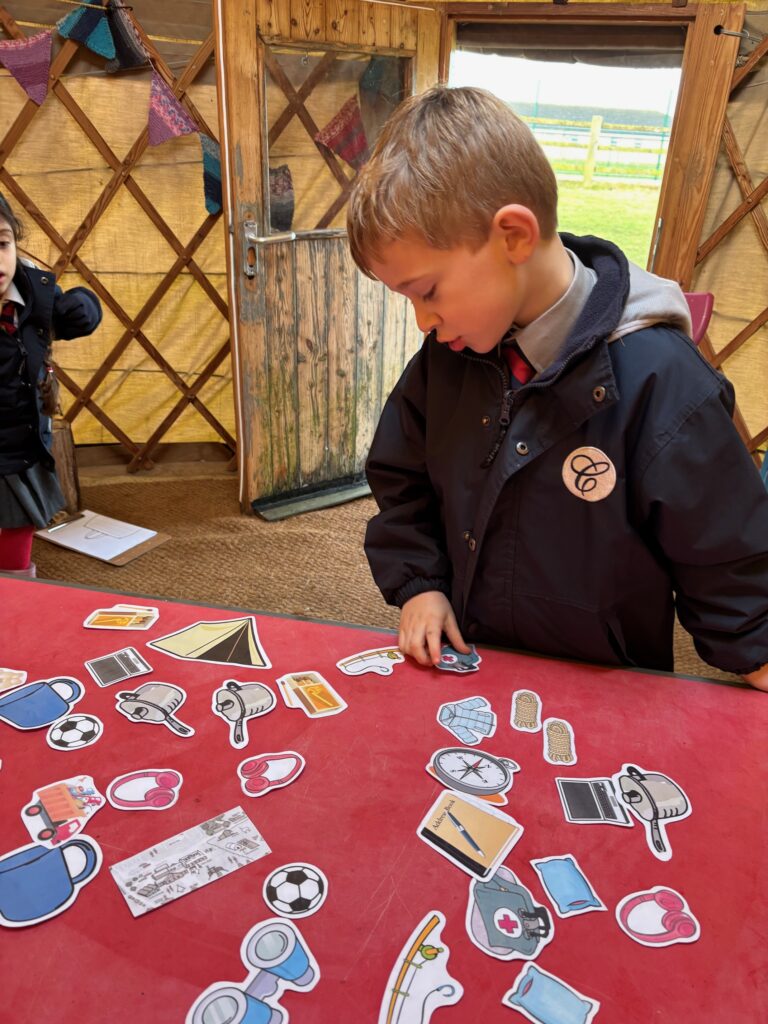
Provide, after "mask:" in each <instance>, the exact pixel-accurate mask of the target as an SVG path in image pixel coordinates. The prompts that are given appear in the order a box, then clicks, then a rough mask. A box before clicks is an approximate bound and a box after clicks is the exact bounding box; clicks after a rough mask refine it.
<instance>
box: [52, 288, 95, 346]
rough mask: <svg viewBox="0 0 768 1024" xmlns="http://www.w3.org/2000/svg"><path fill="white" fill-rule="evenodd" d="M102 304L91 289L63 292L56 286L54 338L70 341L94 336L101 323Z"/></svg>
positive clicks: (53, 322) (53, 321)
mask: <svg viewBox="0 0 768 1024" xmlns="http://www.w3.org/2000/svg"><path fill="white" fill-rule="evenodd" d="M101 316H102V312H101V303H100V302H99V300H98V299H97V298H96V296H95V295H94V293H93V292H92V291H91V290H90V288H70V289H69V291H66V292H64V291H62V290H61V288H60V287H59V286H58V285H56V292H55V294H54V298H53V318H52V322H51V326H52V328H53V337H54V338H61V339H63V340H66V341H69V340H70V339H71V338H84V337H86V335H88V334H93V332H94V331H95V330H96V328H97V327H98V326H99V324H100V323H101Z"/></svg>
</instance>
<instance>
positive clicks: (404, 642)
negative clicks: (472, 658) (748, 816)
mask: <svg viewBox="0 0 768 1024" xmlns="http://www.w3.org/2000/svg"><path fill="white" fill-rule="evenodd" d="M443 633H445V635H446V636H447V637H448V641H449V643H451V644H452V645H453V646H454V647H455V648H456V650H457V651H460V652H461V653H462V654H469V647H467V645H466V644H465V643H464V640H463V638H462V636H461V633H460V632H459V626H458V623H457V622H456V616H455V615H454V614H453V608H451V602H450V601H449V600H448V598H447V597H446V596H445V594H442V593H441V592H440V591H439V590H427V591H425V592H424V593H423V594H417V595H416V596H415V597H412V598H411V599H410V600H409V601H406V602H405V604H404V605H403V607H402V610H401V612H400V632H399V635H398V638H397V643H398V646H399V648H400V650H401V651H402V652H403V654H409V655H410V656H411V657H412V658H414V659H415V660H416V661H418V663H419V664H420V665H436V664H437V663H438V662H439V661H440V645H441V643H442V640H443ZM767 685H768V684H767Z"/></svg>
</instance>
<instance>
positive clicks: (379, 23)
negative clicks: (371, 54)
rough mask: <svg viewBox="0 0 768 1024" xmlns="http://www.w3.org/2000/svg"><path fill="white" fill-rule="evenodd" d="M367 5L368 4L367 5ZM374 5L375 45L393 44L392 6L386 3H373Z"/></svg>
mask: <svg viewBox="0 0 768 1024" xmlns="http://www.w3.org/2000/svg"><path fill="white" fill-rule="evenodd" d="M366 6H367V5H366ZM371 6H372V7H373V45H374V46H377V47H381V46H391V45H392V8H391V7H387V5H386V4H372V5H371Z"/></svg>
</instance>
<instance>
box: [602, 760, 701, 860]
mask: <svg viewBox="0 0 768 1024" xmlns="http://www.w3.org/2000/svg"><path fill="white" fill-rule="evenodd" d="M613 784H614V787H615V789H616V792H617V793H619V794H620V795H621V799H622V801H623V803H624V805H625V806H626V807H627V808H628V810H630V811H631V812H632V814H633V815H634V816H635V817H636V818H637V820H638V821H639V822H640V824H641V825H643V826H644V827H645V837H646V839H647V841H648V848H649V850H650V851H651V853H652V854H653V855H654V857H657V858H658V859H659V860H670V859H671V857H672V847H671V846H670V844H669V840H668V838H667V828H669V826H670V825H671V824H672V823H673V822H676V821H682V819H683V818H687V817H688V816H689V815H690V813H691V801H690V800H689V799H688V796H687V794H686V793H684V792H683V790H682V788H681V787H680V786H679V785H678V784H677V783H676V782H674V781H673V780H672V779H670V777H669V776H668V775H662V774H661V772H650V771H648V770H647V769H645V768H640V767H638V766H637V765H634V764H625V765H623V766H622V769H621V771H620V772H616V774H615V775H614V776H613Z"/></svg>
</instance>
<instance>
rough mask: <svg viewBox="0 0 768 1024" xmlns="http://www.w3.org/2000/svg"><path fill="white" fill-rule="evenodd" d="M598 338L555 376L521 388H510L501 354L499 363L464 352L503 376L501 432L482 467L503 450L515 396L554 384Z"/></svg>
mask: <svg viewBox="0 0 768 1024" xmlns="http://www.w3.org/2000/svg"><path fill="white" fill-rule="evenodd" d="M596 340H597V338H590V339H589V340H588V342H587V343H586V345H584V346H582V347H581V348H579V349H578V350H577V351H576V352H572V353H571V354H570V355H569V356H568V358H567V359H564V360H563V362H562V363H561V364H560V366H559V367H558V370H557V373H556V374H554V376H553V377H551V378H550V379H549V380H547V381H543V382H542V381H539V382H536V381H533V382H532V383H530V384H524V385H523V386H522V387H520V388H510V386H509V371H508V370H507V368H506V366H505V365H504V364H503V363H502V362H501V356H499V362H498V363H492V362H490V361H489V360H488V359H481V358H480V357H479V356H475V355H470V354H469V353H468V352H466V351H465V352H462V356H463V357H464V358H465V359H469V360H470V361H471V362H475V363H482V364H483V365H484V366H492V367H493V368H494V370H496V372H497V373H498V374H499V376H500V377H501V388H502V391H501V411H500V413H499V433H498V434H497V435H496V440H495V441H494V442H493V445H492V446H491V450H490V451H489V452H488V454H487V455H486V456H485V458H484V459H483V461H482V462H481V463H480V467H481V468H482V469H488V467H489V466H490V465H491V464H492V463H493V461H494V459H495V458H496V456H497V455H498V454H499V451H500V450H501V446H502V444H503V442H504V438H505V437H506V435H507V431H508V430H509V425H510V423H511V422H512V406H513V405H514V403H515V397H516V396H517V395H518V394H521V393H522V391H523V388H545V387H549V386H550V385H551V384H554V383H555V382H556V381H557V380H559V378H560V377H561V376H562V375H563V373H564V372H565V370H566V369H567V368H568V366H569V365H570V364H571V363H572V362H573V360H574V359H575V358H576V357H577V356H579V355H581V354H582V353H583V352H584V350H585V349H589V348H591V347H592V345H593V344H594V342H595V341H596Z"/></svg>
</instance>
